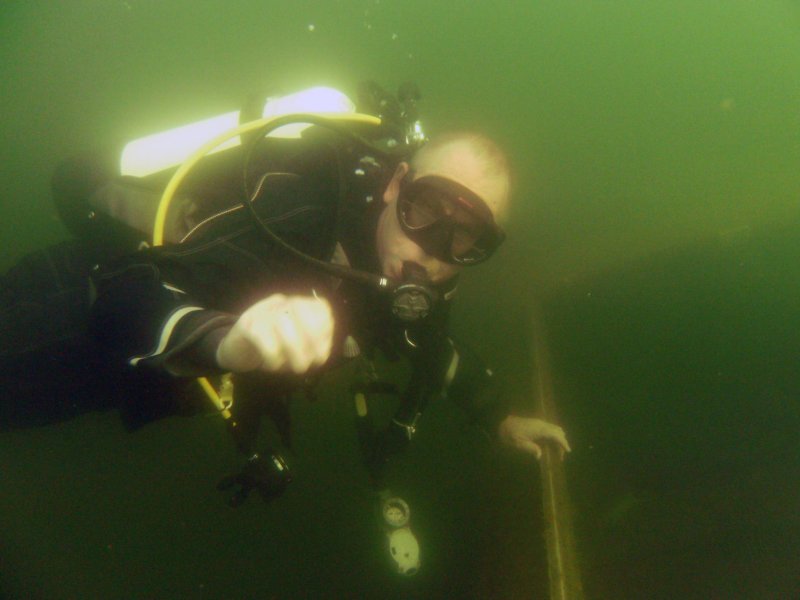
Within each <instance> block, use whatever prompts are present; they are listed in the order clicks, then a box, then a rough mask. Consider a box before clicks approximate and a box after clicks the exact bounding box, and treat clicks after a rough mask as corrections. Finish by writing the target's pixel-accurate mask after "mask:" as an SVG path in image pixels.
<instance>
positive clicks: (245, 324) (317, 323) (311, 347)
mask: <svg viewBox="0 0 800 600" xmlns="http://www.w3.org/2000/svg"><path fill="white" fill-rule="evenodd" d="M332 341H333V313H332V312H331V307H330V304H328V301H327V300H324V299H322V298H315V297H310V296H285V295H283V294H275V295H273V296H269V297H268V298H266V299H264V300H261V301H260V302H256V303H255V304H254V305H253V306H251V307H250V308H248V309H247V310H246V311H244V313H242V316H241V317H239V320H238V321H236V323H235V324H234V326H233V327H232V328H231V330H230V331H229V332H228V333H227V334H226V335H225V337H224V338H222V341H221V342H220V344H219V346H217V364H218V365H219V366H220V367H221V368H223V369H225V370H226V371H234V372H237V373H243V372H246V371H253V370H255V369H262V370H264V371H269V372H275V371H292V372H294V373H305V372H306V371H308V370H309V369H310V368H312V367H314V366H319V365H321V364H323V363H324V362H325V361H326V360H328V357H329V356H330V353H331V344H332Z"/></svg>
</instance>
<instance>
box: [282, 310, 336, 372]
mask: <svg viewBox="0 0 800 600" xmlns="http://www.w3.org/2000/svg"><path fill="white" fill-rule="evenodd" d="M292 313H293V315H294V318H295V320H296V321H297V323H298V326H299V328H300V330H301V332H302V334H303V340H304V343H303V350H304V351H305V352H306V353H307V354H308V356H307V359H308V365H306V367H305V368H306V369H307V368H308V366H309V365H312V364H313V365H321V364H323V363H324V362H325V361H326V360H328V357H329V356H330V354H331V346H332V345H333V325H334V323H333V313H332V311H331V307H330V304H328V301H327V300H325V299H323V298H297V299H296V300H295V302H293V304H292Z"/></svg>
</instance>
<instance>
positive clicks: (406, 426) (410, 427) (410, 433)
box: [392, 413, 422, 441]
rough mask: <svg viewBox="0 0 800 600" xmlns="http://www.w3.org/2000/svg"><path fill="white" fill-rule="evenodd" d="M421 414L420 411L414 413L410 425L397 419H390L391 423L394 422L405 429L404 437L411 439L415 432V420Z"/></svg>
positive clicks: (417, 419)
mask: <svg viewBox="0 0 800 600" xmlns="http://www.w3.org/2000/svg"><path fill="white" fill-rule="evenodd" d="M421 416H422V413H417V414H415V415H414V418H413V419H412V421H411V424H410V425H409V424H406V423H402V422H400V421H398V420H397V419H392V423H394V424H395V425H397V426H398V427H402V428H403V429H405V430H406V437H407V438H408V439H409V441H411V438H413V437H414V435H415V434H416V433H417V421H419V418H420V417H421Z"/></svg>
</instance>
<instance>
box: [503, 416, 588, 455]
mask: <svg viewBox="0 0 800 600" xmlns="http://www.w3.org/2000/svg"><path fill="white" fill-rule="evenodd" d="M498 433H499V435H500V440H501V441H502V442H503V443H504V444H506V445H508V446H512V447H514V448H517V449H518V450H522V451H523V452H529V453H530V454H533V455H534V456H535V457H536V458H537V459H538V458H541V456H542V446H541V442H552V443H555V444H556V446H557V447H558V449H559V451H560V454H561V457H562V458H563V457H564V452H572V448H570V447H569V442H568V441H567V436H566V434H565V433H564V430H563V429H561V427H559V426H558V425H554V424H553V423H548V422H547V421H542V420H541V419H534V418H530V417H518V416H516V415H509V416H507V417H506V418H505V419H504V420H503V422H502V423H500V427H499V430H498Z"/></svg>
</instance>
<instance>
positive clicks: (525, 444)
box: [517, 438, 542, 460]
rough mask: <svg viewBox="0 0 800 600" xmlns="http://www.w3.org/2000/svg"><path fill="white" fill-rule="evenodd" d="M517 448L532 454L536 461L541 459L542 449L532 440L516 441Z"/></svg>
mask: <svg viewBox="0 0 800 600" xmlns="http://www.w3.org/2000/svg"><path fill="white" fill-rule="evenodd" d="M517 448H519V449H520V450H522V451H523V452H527V453H528V454H533V455H534V456H535V457H536V460H539V459H540V458H542V447H541V446H539V444H537V443H536V442H534V441H532V440H529V439H525V438H522V439H519V440H518V441H517Z"/></svg>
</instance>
